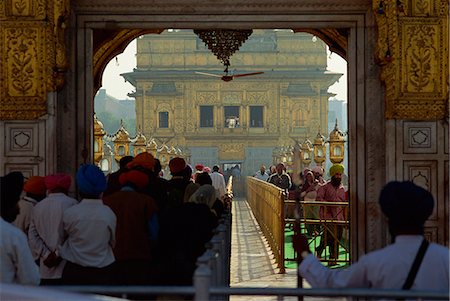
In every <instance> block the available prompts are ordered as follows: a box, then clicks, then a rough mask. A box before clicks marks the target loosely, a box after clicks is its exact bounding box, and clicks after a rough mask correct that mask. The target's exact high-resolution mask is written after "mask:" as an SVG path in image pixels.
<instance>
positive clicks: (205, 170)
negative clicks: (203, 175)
mask: <svg viewBox="0 0 450 301" xmlns="http://www.w3.org/2000/svg"><path fill="white" fill-rule="evenodd" d="M203 172H207V173H211V168H210V167H208V166H206V167H204V168H203Z"/></svg>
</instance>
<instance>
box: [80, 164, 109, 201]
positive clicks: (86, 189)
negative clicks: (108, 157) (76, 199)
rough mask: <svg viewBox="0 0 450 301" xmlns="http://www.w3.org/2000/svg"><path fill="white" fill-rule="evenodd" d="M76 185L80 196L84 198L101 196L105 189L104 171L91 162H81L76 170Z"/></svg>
mask: <svg viewBox="0 0 450 301" xmlns="http://www.w3.org/2000/svg"><path fill="white" fill-rule="evenodd" d="M76 180H77V185H78V190H79V191H80V196H81V197H82V198H84V199H98V198H101V195H102V193H103V191H105V189H106V177H105V175H104V173H103V172H102V171H101V170H100V168H98V167H97V166H95V165H93V164H83V165H81V167H80V168H79V169H78V171H77V176H76Z"/></svg>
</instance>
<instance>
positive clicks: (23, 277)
mask: <svg viewBox="0 0 450 301" xmlns="http://www.w3.org/2000/svg"><path fill="white" fill-rule="evenodd" d="M0 282H2V283H19V284H31V285H38V284H39V271H38V267H37V265H36V264H35V262H34V259H33V256H32V255H31V251H30V248H29V246H28V242H27V237H26V236H25V234H24V233H23V232H22V231H21V230H20V229H18V228H17V227H15V226H13V225H11V224H10V223H8V222H6V221H5V220H4V219H3V218H0Z"/></svg>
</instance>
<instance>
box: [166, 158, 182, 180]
mask: <svg viewBox="0 0 450 301" xmlns="http://www.w3.org/2000/svg"><path fill="white" fill-rule="evenodd" d="M185 168H186V161H185V160H184V159H183V158H180V157H175V158H172V159H171V160H170V161H169V169H170V173H171V174H172V176H183V173H184V169H185Z"/></svg>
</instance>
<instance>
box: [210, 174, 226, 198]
mask: <svg viewBox="0 0 450 301" xmlns="http://www.w3.org/2000/svg"><path fill="white" fill-rule="evenodd" d="M209 176H210V177H211V180H212V186H214V188H215V189H216V198H218V199H219V200H220V199H222V197H223V196H224V195H225V189H226V188H225V186H226V185H225V179H224V177H223V175H221V174H220V173H218V172H217V171H213V172H212V173H211V174H210V175H209Z"/></svg>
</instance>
